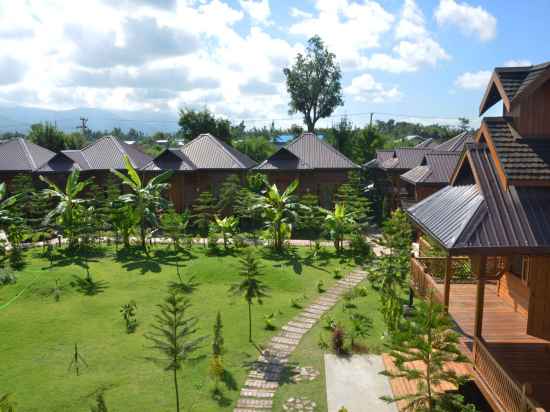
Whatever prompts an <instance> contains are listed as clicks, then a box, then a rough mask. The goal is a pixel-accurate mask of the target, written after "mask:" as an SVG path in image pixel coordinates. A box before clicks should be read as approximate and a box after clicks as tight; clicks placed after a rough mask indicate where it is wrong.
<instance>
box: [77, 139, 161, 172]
mask: <svg viewBox="0 0 550 412" xmlns="http://www.w3.org/2000/svg"><path fill="white" fill-rule="evenodd" d="M82 156H83V158H84V160H85V162H86V163H87V164H88V165H89V168H90V169H92V170H109V169H117V170H123V169H125V166H124V156H128V159H129V160H130V162H131V163H132V166H134V167H135V168H136V169H139V168H141V167H143V166H145V164H147V163H148V162H150V161H151V157H150V156H148V155H146V154H145V153H142V152H141V151H140V150H138V149H137V148H136V147H135V146H133V145H129V144H126V143H124V142H121V141H119V140H118V139H117V138H115V137H114V136H105V137H102V138H101V139H98V140H96V141H95V142H94V143H92V144H91V145H89V146H86V147H85V148H84V149H82Z"/></svg>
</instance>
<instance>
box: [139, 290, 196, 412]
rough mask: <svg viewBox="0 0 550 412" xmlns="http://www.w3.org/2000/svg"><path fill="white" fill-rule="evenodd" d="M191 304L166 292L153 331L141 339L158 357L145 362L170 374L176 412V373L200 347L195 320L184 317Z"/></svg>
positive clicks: (179, 295) (177, 392) (177, 403)
mask: <svg viewBox="0 0 550 412" xmlns="http://www.w3.org/2000/svg"><path fill="white" fill-rule="evenodd" d="M190 306H191V304H190V303H189V301H188V300H186V299H184V298H183V296H182V295H181V294H179V293H177V292H174V291H172V292H170V293H169V294H168V296H167V297H166V298H165V299H164V302H163V303H162V304H160V305H158V308H159V313H158V314H156V315H155V317H154V318H155V324H154V325H153V332H150V333H146V334H145V338H146V339H147V340H148V341H149V342H150V343H151V349H154V350H155V351H157V352H158V353H159V356H158V357H149V358H148V359H149V360H151V361H153V362H155V363H158V364H159V365H161V366H162V367H163V369H164V370H165V371H167V372H172V374H173V380H174V390H175V393H176V412H179V411H180V395H179V384H178V371H179V370H180V369H181V368H182V365H183V363H184V362H187V361H189V360H191V359H192V355H193V353H194V352H196V351H197V349H199V348H200V346H201V344H202V342H203V341H204V340H205V337H204V336H200V337H196V333H197V332H198V328H197V323H198V319H197V318H196V317H194V316H188V315H187V313H188V312H189V307H190Z"/></svg>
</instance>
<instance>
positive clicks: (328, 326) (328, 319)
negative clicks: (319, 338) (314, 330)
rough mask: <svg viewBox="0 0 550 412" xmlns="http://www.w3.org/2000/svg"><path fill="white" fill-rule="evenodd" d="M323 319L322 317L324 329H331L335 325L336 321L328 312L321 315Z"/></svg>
mask: <svg viewBox="0 0 550 412" xmlns="http://www.w3.org/2000/svg"><path fill="white" fill-rule="evenodd" d="M323 319H324V322H325V325H324V326H323V327H324V328H325V329H328V330H333V329H334V328H335V327H336V321H335V320H334V318H333V317H332V316H330V315H329V314H326V315H323Z"/></svg>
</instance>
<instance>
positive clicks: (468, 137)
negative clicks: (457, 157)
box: [434, 132, 474, 153]
mask: <svg viewBox="0 0 550 412" xmlns="http://www.w3.org/2000/svg"><path fill="white" fill-rule="evenodd" d="M473 141H474V134H473V133H472V132H462V133H460V134H458V135H456V136H455V137H453V138H451V139H449V140H447V141H445V142H443V143H441V144H439V145H437V146H434V149H435V150H441V151H444V152H459V153H460V152H462V150H463V149H464V145H465V144H466V143H470V142H473Z"/></svg>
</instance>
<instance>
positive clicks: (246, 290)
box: [229, 248, 268, 342]
mask: <svg viewBox="0 0 550 412" xmlns="http://www.w3.org/2000/svg"><path fill="white" fill-rule="evenodd" d="M239 261H240V265H241V272H240V275H241V277H242V278H243V280H242V281H241V282H238V283H235V284H233V285H231V288H230V289H229V291H230V293H232V294H234V295H238V296H243V297H244V299H245V300H246V303H247V304H248V341H249V342H252V304H253V303H254V300H256V301H257V302H258V303H259V304H260V305H261V304H262V299H263V298H265V297H267V296H268V295H267V292H268V287H267V286H266V285H264V283H263V282H262V280H261V279H260V277H261V276H262V273H261V266H260V260H259V259H258V257H257V256H256V254H255V253H254V251H253V250H252V249H251V248H249V249H247V250H245V252H244V255H243V256H242V257H241V258H240V260H239Z"/></svg>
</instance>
